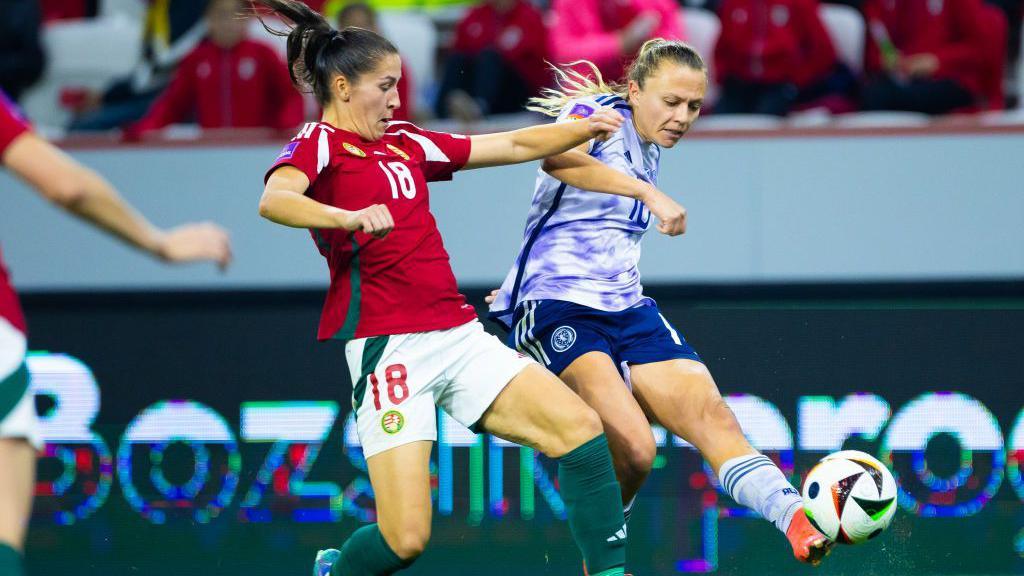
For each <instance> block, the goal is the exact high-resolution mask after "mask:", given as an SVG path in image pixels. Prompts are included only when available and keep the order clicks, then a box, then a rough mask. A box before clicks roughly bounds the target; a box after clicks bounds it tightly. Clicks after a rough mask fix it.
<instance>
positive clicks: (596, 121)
mask: <svg viewBox="0 0 1024 576" xmlns="http://www.w3.org/2000/svg"><path fill="white" fill-rule="evenodd" d="M624 120H625V119H624V118H623V117H622V114H619V113H618V111H616V110H615V109H613V108H598V109H597V110H596V111H595V112H594V113H593V114H591V115H590V116H589V117H588V118H587V130H589V131H590V134H591V135H592V136H593V137H594V138H596V139H597V140H599V141H602V142H603V141H605V140H607V139H608V138H610V137H611V135H612V134H615V132H617V131H618V130H619V128H621V127H622V122H623V121H624Z"/></svg>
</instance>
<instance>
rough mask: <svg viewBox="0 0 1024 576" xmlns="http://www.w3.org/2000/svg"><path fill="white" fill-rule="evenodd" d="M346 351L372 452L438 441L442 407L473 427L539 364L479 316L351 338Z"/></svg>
mask: <svg viewBox="0 0 1024 576" xmlns="http://www.w3.org/2000/svg"><path fill="white" fill-rule="evenodd" d="M345 356H346V358H347V360H348V366H349V371H350V373H351V374H352V383H353V384H352V409H353V411H354V412H355V414H356V429H357V430H358V431H359V442H360V444H362V446H363V456H364V457H366V458H369V457H370V456H373V455H374V454H379V453H381V452H383V451H385V450H388V449H390V448H394V447H396V446H401V445H403V444H408V443H410V442H416V441H418V440H430V441H434V440H437V410H436V408H435V406H440V407H441V408H443V409H444V411H445V412H447V413H448V414H450V415H451V416H452V418H454V419H455V420H457V421H459V422H460V423H461V424H462V425H463V426H466V427H467V428H471V429H472V428H473V427H474V425H475V424H476V423H477V421H479V420H480V418H481V417H482V416H483V414H484V412H485V411H486V410H487V408H489V407H490V405H491V403H493V402H494V399H495V398H497V397H498V394H499V393H500V392H501V391H502V390H504V389H505V386H506V385H508V383H509V382H510V381H511V380H512V379H513V378H514V377H515V376H516V375H517V374H519V372H521V371H522V370H523V369H524V368H526V367H527V366H528V365H530V364H533V363H534V361H533V360H531V359H530V358H529V357H526V356H525V355H523V354H520V353H519V352H516V351H515V350H512V349H511V348H509V347H507V346H505V345H504V344H502V342H501V341H500V340H498V339H497V338H495V337H494V336H491V335H490V334H488V333H486V332H484V329H483V326H482V325H481V324H480V322H479V321H478V320H473V321H472V322H467V323H466V324H463V325H461V326H457V327H455V328H450V329H448V330H436V331H433V332H415V333H412V334H396V335H391V336H376V337H371V338H360V339H358V340H351V341H349V343H348V344H347V345H346V346H345Z"/></svg>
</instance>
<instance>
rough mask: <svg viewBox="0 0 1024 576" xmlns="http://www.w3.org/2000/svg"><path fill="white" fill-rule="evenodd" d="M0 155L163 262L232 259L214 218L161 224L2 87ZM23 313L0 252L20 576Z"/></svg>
mask: <svg viewBox="0 0 1024 576" xmlns="http://www.w3.org/2000/svg"><path fill="white" fill-rule="evenodd" d="M0 161H2V163H3V165H4V167H6V168H7V169H8V170H10V171H11V172H13V173H14V174H15V175H17V176H18V177H20V178H21V179H22V180H24V181H25V182H26V183H27V184H29V185H30V186H32V187H33V188H34V189H35V190H37V191H38V192H39V193H40V194H41V195H42V196H43V197H45V198H46V199H47V200H50V201H51V202H53V203H54V204H57V205H58V206H60V207H61V208H64V209H65V210H67V211H69V212H71V213H73V214H75V215H76V216H78V217H80V218H82V219H84V220H86V221H88V222H90V223H92V224H94V225H95V226H97V227H98V228H101V229H103V230H105V231H107V232H109V233H110V234H112V235H114V236H117V237H119V238H120V239H121V240H123V241H125V242H127V243H128V244H131V245H132V246H135V247H136V248H139V249H140V250H142V251H144V252H147V253H149V254H151V255H152V256H154V257H156V258H159V259H161V260H163V261H165V262H193V261H207V260H208V261H213V262H216V263H218V264H219V265H220V266H221V267H222V268H223V267H225V266H227V265H228V263H229V262H230V260H231V249H230V246H229V244H228V238H227V234H226V233H225V232H224V231H223V230H221V229H220V228H218V227H216V226H214V225H212V224H187V225H184V226H181V227H178V228H174V229H172V230H166V231H165V230H160V229H158V228H156V227H154V226H153V225H152V224H150V223H149V222H148V221H146V219H145V218H143V217H142V216H141V215H139V214H138V213H136V212H135V211H134V210H133V209H132V208H131V207H130V206H129V205H128V204H127V203H125V201H124V200H122V199H121V198H120V196H118V194H117V192H116V191H115V190H114V189H113V188H112V187H111V186H110V184H108V183H107V182H106V181H105V180H103V178H101V177H100V176H99V175H98V174H96V173H95V172H93V171H92V170H89V169H88V168H86V167H84V166H82V165H80V164H78V163H77V162H75V161H74V160H72V159H71V158H70V157H68V156H66V155H64V154H63V153H62V152H61V151H60V150H58V149H57V148H56V147H54V146H53V145H51V144H50V143H48V142H46V141H45V140H43V139H42V138H40V137H39V136H37V135H36V134H35V133H34V132H33V131H32V129H31V128H30V127H29V125H28V124H27V123H26V122H25V121H24V120H23V119H22V118H21V117H20V116H19V114H18V113H17V111H16V110H15V109H14V105H13V104H11V102H10V101H9V100H8V99H7V98H6V97H5V96H4V95H3V93H2V92H0ZM25 352H26V341H25V318H24V316H23V315H22V312H21V307H20V306H19V305H18V297H17V295H15V293H14V289H13V288H12V287H11V284H10V281H9V279H8V276H7V270H6V269H5V268H4V266H3V262H2V258H0V574H2V575H3V576H22V574H24V572H23V568H22V566H21V550H22V546H23V544H24V540H25V528H26V526H27V525H28V517H29V512H30V510H31V507H32V492H33V488H34V487H33V481H34V478H35V460H36V451H37V450H38V449H39V448H41V447H42V438H41V437H40V435H39V429H38V422H37V420H36V413H35V404H34V401H33V398H32V393H31V391H30V390H29V386H28V384H29V377H28V370H27V368H26V366H25Z"/></svg>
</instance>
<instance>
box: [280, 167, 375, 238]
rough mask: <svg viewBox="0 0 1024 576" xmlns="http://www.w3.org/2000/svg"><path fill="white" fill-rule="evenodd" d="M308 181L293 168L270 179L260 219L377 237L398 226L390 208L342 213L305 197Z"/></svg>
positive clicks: (294, 225) (371, 207) (368, 208)
mask: <svg viewBox="0 0 1024 576" xmlns="http://www.w3.org/2000/svg"><path fill="white" fill-rule="evenodd" d="M308 188H309V178H308V177H307V176H306V175H305V174H304V173H303V172H302V171H301V170H299V169H298V168H295V167H294V166H282V167H280V168H278V169H277V170H274V173H273V174H271V175H270V178H268V179H267V185H266V186H265V187H264V188H263V196H262V197H261V198H260V216H262V217H264V218H266V219H267V220H270V221H271V222H275V223H277V224H281V225H283V226H291V227H292V228H344V229H345V230H348V231H350V232H353V231H356V230H359V231H362V232H366V233H367V234H373V235H374V236H376V237H378V238H383V237H384V236H387V234H388V232H391V230H392V229H393V228H394V227H395V221H394V220H393V219H392V218H391V213H390V212H389V211H388V207H387V206H385V205H383V204H374V205H372V206H369V207H367V208H364V209H362V210H355V211H349V210H342V209H341V208H336V207H334V206H328V205H327V204H324V203H322V202H317V201H316V200H314V199H312V198H310V197H309V196H306V189H308Z"/></svg>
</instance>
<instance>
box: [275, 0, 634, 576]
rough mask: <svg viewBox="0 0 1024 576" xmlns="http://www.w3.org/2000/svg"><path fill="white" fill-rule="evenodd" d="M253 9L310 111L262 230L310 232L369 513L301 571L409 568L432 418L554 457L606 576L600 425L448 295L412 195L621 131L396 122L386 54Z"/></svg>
mask: <svg viewBox="0 0 1024 576" xmlns="http://www.w3.org/2000/svg"><path fill="white" fill-rule="evenodd" d="M260 3H261V4H262V5H264V6H269V7H271V8H273V9H274V10H275V11H276V12H277V13H278V14H280V15H282V16H284V17H285V18H287V19H288V20H290V21H292V22H293V23H294V27H293V29H292V30H291V31H290V33H289V44H290V45H291V46H292V47H293V48H294V49H293V50H291V51H290V52H289V55H290V57H289V60H290V62H289V67H290V69H291V71H292V74H293V76H292V77H293V79H295V80H296V81H297V83H298V84H300V85H301V86H304V87H309V88H312V90H313V93H314V94H315V95H316V97H317V100H318V102H319V103H320V105H321V107H322V108H323V115H322V118H321V121H320V122H312V123H309V124H307V125H306V126H305V127H303V128H302V129H301V130H300V131H299V133H298V135H297V136H296V137H295V138H294V139H292V141H291V142H290V143H288V144H287V145H286V146H285V147H284V150H282V151H281V154H280V155H279V156H278V158H277V160H276V161H275V162H274V164H273V166H271V168H270V170H269V171H268V172H267V174H266V176H265V187H264V190H263V196H262V197H261V199H260V207H259V209H260V215H262V216H263V217H264V218H267V219H269V220H271V221H273V222H276V223H278V224H282V225H285V226H292V227H296V228H307V229H309V230H310V234H311V235H312V237H313V240H314V242H315V244H316V246H317V249H318V250H319V251H320V253H321V254H322V255H323V256H324V258H325V259H326V260H327V264H328V268H329V270H330V279H331V282H330V288H329V289H328V292H327V299H326V301H325V303H324V309H323V314H322V315H321V320H320V330H319V338H320V339H322V340H326V339H341V340H345V341H346V345H345V355H346V360H347V363H348V367H349V372H350V375H351V378H352V382H353V392H352V406H353V410H354V413H355V415H356V424H357V431H358V434H359V441H360V444H361V446H362V450H363V455H364V456H365V457H366V464H367V468H368V470H369V474H370V482H371V484H372V485H373V490H374V495H375V498H376V502H377V520H378V521H377V523H375V524H370V525H367V526H363V527H362V528H360V529H359V530H356V531H355V532H354V533H353V534H352V535H351V536H350V537H349V540H348V541H347V542H346V543H345V544H344V546H342V547H341V550H334V549H331V550H322V551H320V553H319V554H318V555H317V558H316V563H315V565H314V571H313V573H314V574H315V575H316V576H327V575H331V576H339V575H349V574H362V575H367V576H369V575H381V576H383V575H385V574H392V573H394V572H396V571H398V570H401V569H403V568H406V567H408V566H409V565H410V564H412V562H413V561H414V560H415V559H416V558H417V557H418V556H419V555H420V554H421V553H422V552H423V549H424V547H425V546H426V543H427V540H428V539H429V537H430V519H431V509H432V504H431V496H430V453H431V449H432V447H433V441H434V440H435V439H436V438H437V421H436V415H437V406H441V407H442V408H444V409H445V410H446V411H447V412H448V413H449V414H451V415H452V417H453V418H454V419H455V420H457V421H458V422H461V423H462V424H463V425H464V426H467V427H469V428H471V429H474V430H481V431H487V432H489V433H491V434H494V435H496V436H499V437H501V438H506V439H511V440H513V441H515V442H518V443H521V444H525V445H528V446H532V447H534V448H536V449H538V450H540V451H541V452H543V453H545V454H547V455H548V456H551V457H555V458H558V459H559V472H558V476H559V486H560V488H561V493H562V497H563V498H564V500H565V502H566V513H567V516H568V520H569V526H570V528H571V531H572V533H573V536H574V538H575V539H576V542H577V544H578V545H579V547H580V549H581V550H582V551H583V555H584V558H585V560H586V562H587V565H588V566H589V568H590V571H591V573H593V574H595V575H600V576H622V575H623V564H624V563H625V544H626V534H625V530H624V528H623V514H622V506H621V502H620V488H619V484H618V481H617V480H616V479H615V471H614V469H613V468H612V461H611V457H610V454H609V452H608V443H607V440H606V439H605V436H604V433H603V431H602V428H601V422H600V420H599V419H598V417H597V414H596V413H595V412H594V411H593V410H592V409H590V408H588V407H587V406H586V404H584V403H583V401H582V400H580V398H579V397H578V396H576V395H575V394H573V393H572V391H570V390H569V388H568V387H566V386H565V385H564V384H562V383H561V382H560V381H559V380H558V378H556V377H555V376H554V375H553V374H551V373H550V372H548V371H547V370H545V369H544V368H542V367H541V366H540V365H539V364H537V363H535V362H533V361H532V360H530V359H528V358H527V357H526V356H525V355H522V354H519V353H517V352H515V351H514V350H511V349H510V348H507V347H505V346H504V344H502V343H501V341H500V340H498V339H497V338H495V337H494V336H491V335H489V334H487V333H486V332H484V330H483V327H482V325H481V324H480V322H479V321H478V320H477V318H476V313H475V312H474V310H473V307H472V306H470V305H469V304H467V303H466V300H465V297H463V296H462V295H461V294H459V292H458V287H457V285H456V282H455V277H454V275H453V274H452V269H451V264H450V262H449V259H448V253H447V252H446V251H445V249H444V244H443V242H442V240H441V235H440V233H439V231H438V229H437V223H436V221H435V220H434V217H433V215H432V214H431V213H430V204H429V202H430V190H429V188H428V185H427V183H428V182H432V181H438V180H447V179H450V178H451V177H452V175H453V173H455V172H456V171H458V170H464V169H470V168H478V167H484V166H498V165H503V164H512V163H517V162H526V161H530V160H535V159H538V158H542V157H545V156H547V155H550V154H556V153H559V152H563V151H565V150H568V149H569V148H571V147H573V146H576V145H579V144H582V143H583V142H586V141H588V140H590V139H592V138H594V137H607V136H608V135H610V134H611V133H613V132H615V131H616V130H618V129H619V128H620V127H621V126H622V122H623V119H622V116H621V115H619V114H618V113H617V112H615V111H614V110H612V109H607V108H606V109H602V110H598V111H596V112H595V113H594V114H593V115H591V116H590V117H589V118H587V119H581V120H580V121H578V122H568V123H562V124H546V125H541V126H533V127H530V128H524V129H521V130H516V131H513V132H503V133H498V134H485V135H477V136H472V137H468V136H461V135H455V134H444V133H439V132H431V131H429V130H424V129H421V128H419V127H417V126H416V125H414V124H410V123H408V122H395V121H392V115H393V113H394V110H395V108H397V107H398V105H399V102H398V93H397V88H396V86H397V83H398V81H399V80H400V77H401V59H400V58H399V56H398V50H397V49H396V48H395V47H394V45H392V44H391V43H390V42H388V41H387V40H386V39H385V38H383V37H382V36H380V35H378V34H375V33H373V32H370V31H368V30H365V29H362V28H346V29H344V30H342V31H340V32H339V31H336V30H333V29H331V27H330V25H328V23H327V21H326V20H324V19H323V17H322V16H320V15H319V14H317V13H316V12H313V11H312V10H310V9H309V8H307V7H306V6H305V5H304V4H301V3H299V2H296V1H295V0H260ZM282 34H284V33H282Z"/></svg>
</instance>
